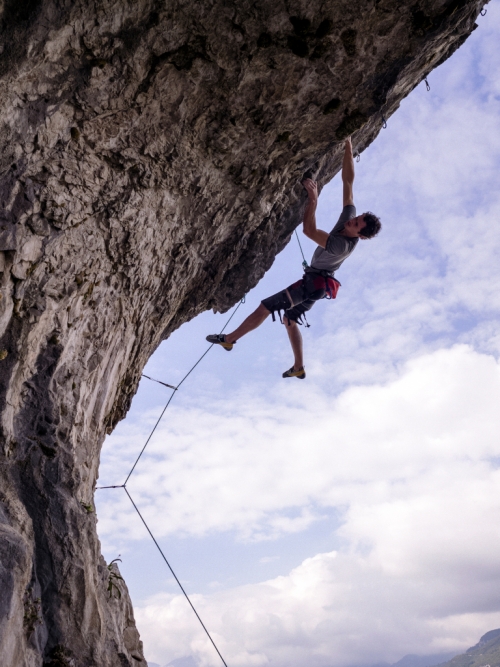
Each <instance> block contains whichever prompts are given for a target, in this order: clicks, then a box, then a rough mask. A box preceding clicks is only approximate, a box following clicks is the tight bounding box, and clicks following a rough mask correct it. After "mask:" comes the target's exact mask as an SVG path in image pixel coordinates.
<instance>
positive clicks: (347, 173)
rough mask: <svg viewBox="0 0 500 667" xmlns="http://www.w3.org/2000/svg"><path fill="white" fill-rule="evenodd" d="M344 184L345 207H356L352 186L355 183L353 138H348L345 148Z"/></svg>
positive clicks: (343, 163) (343, 164)
mask: <svg viewBox="0 0 500 667" xmlns="http://www.w3.org/2000/svg"><path fill="white" fill-rule="evenodd" d="M342 183H343V184H344V185H343V194H344V206H353V205H354V195H353V192H352V186H353V183H354V159H353V157H352V144H351V137H348V138H347V139H346V142H345V147H344V160H343V162H342Z"/></svg>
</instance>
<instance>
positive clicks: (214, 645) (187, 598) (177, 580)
mask: <svg viewBox="0 0 500 667" xmlns="http://www.w3.org/2000/svg"><path fill="white" fill-rule="evenodd" d="M297 239H298V237H297ZM299 245H300V241H299ZM301 251H302V248H301ZM302 256H304V254H303V253H302ZM304 262H305V259H304ZM242 303H245V298H244V297H243V299H242V300H241V301H240V302H239V304H238V305H237V306H236V308H235V309H234V310H233V312H232V313H231V315H230V317H229V318H228V320H227V322H226V323H225V324H224V326H223V327H222V329H221V332H220V333H223V332H224V330H225V329H226V327H227V325H228V324H229V322H230V321H231V320H232V319H233V317H234V316H235V315H236V311H237V310H238V308H239V307H240V306H241V304H242ZM212 347H213V344H212V345H210V346H209V347H208V348H207V349H206V350H205V352H204V353H203V354H202V355H201V357H200V358H199V359H198V360H197V361H196V362H195V363H194V364H193V366H191V368H190V369H189V370H188V372H187V373H186V375H185V376H184V377H183V378H182V380H181V381H180V382H179V384H178V385H177V387H174V386H173V385H171V384H167V383H166V382H161V381H160V380H155V379H154V378H150V377H149V376H147V375H144V376H143V377H145V378H147V379H148V380H152V381H153V382H158V383H159V384H162V385H164V386H165V387H168V388H169V389H172V393H171V394H170V396H169V398H168V401H167V403H166V405H165V407H164V408H163V410H162V412H161V414H160V416H159V417H158V419H157V421H156V423H155V425H154V426H153V430H152V431H151V433H150V434H149V436H148V438H147V440H146V442H145V443H144V446H143V448H142V449H141V451H140V453H139V456H138V457H137V458H136V460H135V461H134V465H133V466H132V468H131V470H130V472H129V474H128V475H127V477H126V479H125V481H124V482H123V484H114V485H112V486H98V487H96V491H100V490H102V489H123V490H124V491H125V493H126V494H127V496H128V497H129V500H130V502H131V503H132V506H133V507H134V509H135V511H136V512H137V514H138V515H139V518H140V519H141V521H142V523H143V524H144V526H145V527H146V530H147V531H148V533H149V534H150V536H151V539H152V540H153V542H154V543H155V545H156V548H157V549H158V551H159V552H160V555H161V557H162V558H163V560H164V561H165V563H166V564H167V566H168V568H169V570H170V572H171V573H172V575H173V577H174V579H175V581H176V582H177V583H178V585H179V588H180V589H181V591H182V592H183V594H184V596H185V598H186V600H187V601H188V602H189V605H190V606H191V609H192V610H193V611H194V613H195V615H196V618H197V619H198V621H199V622H200V624H201V627H202V628H203V630H204V631H205V633H206V635H207V637H208V638H209V639H210V641H211V642H212V645H213V647H214V648H215V650H216V651H217V654H218V655H219V658H220V659H221V660H222V662H223V664H224V667H227V663H226V661H225V660H224V658H223V657H222V655H221V652H220V651H219V649H218V648H217V645H216V644H215V642H214V640H213V639H212V636H211V635H210V633H209V631H208V630H207V628H206V626H205V624H204V623H203V621H202V620H201V618H200V615H199V614H198V612H197V611H196V609H195V607H194V605H193V603H192V602H191V600H190V598H189V596H188V594H187V593H186V591H185V590H184V588H183V586H182V584H181V582H180V581H179V579H178V577H177V575H176V574H175V572H174V570H173V569H172V566H171V565H170V563H169V562H168V560H167V558H166V557H165V554H164V553H163V551H162V550H161V548H160V545H159V544H158V542H157V540H156V538H155V536H154V535H153V533H152V532H151V529H150V528H149V526H148V524H147V523H146V521H145V519H144V517H143V516H142V514H141V513H140V511H139V508H138V507H137V505H136V504H135V502H134V501H133V499H132V496H131V495H130V493H129V492H128V490H127V482H128V480H129V479H130V477H131V475H132V473H133V472H134V470H135V468H136V466H137V464H138V463H139V459H140V458H141V456H142V455H143V454H144V450H145V449H146V447H147V446H148V444H149V441H150V440H151V438H152V437H153V434H154V432H155V431H156V429H157V427H158V425H159V423H160V421H161V420H162V418H163V415H164V414H165V412H166V410H167V408H168V406H169V405H170V403H171V402H172V399H173V397H174V395H175V392H176V391H177V390H178V389H179V388H180V386H181V385H182V384H183V383H184V382H185V381H186V380H187V378H188V377H189V376H190V375H191V373H192V372H193V371H194V369H195V368H196V367H197V366H198V364H199V363H200V362H201V361H202V360H203V359H204V358H205V357H206V355H207V354H208V353H209V352H210V350H211V349H212Z"/></svg>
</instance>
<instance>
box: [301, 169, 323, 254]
mask: <svg viewBox="0 0 500 667" xmlns="http://www.w3.org/2000/svg"><path fill="white" fill-rule="evenodd" d="M302 185H303V186H304V187H305V189H306V190H307V204H306V210H305V211H304V234H305V235H306V236H308V237H309V238H310V239H312V240H313V241H315V242H316V243H317V244H318V245H320V246H321V247H322V248H324V247H325V246H326V242H327V240H328V234H327V233H326V232H324V231H323V230H322V229H316V207H317V205H318V185H317V183H316V182H315V181H313V180H312V179H310V178H306V179H305V180H304V181H303V182H302Z"/></svg>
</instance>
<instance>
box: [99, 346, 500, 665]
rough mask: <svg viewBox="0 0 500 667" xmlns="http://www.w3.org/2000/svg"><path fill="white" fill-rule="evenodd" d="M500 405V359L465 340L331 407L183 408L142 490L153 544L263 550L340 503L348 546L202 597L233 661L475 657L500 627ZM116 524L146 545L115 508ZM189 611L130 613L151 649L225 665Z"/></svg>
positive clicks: (139, 485) (182, 607)
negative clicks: (461, 652) (214, 538)
mask: <svg viewBox="0 0 500 667" xmlns="http://www.w3.org/2000/svg"><path fill="white" fill-rule="evenodd" d="M499 397H500V366H499V364H498V362H497V361H496V360H495V359H494V358H493V357H491V356H488V355H483V354H479V353H477V352H474V351H473V350H472V349H470V348H469V347H467V346H456V347H454V348H452V349H451V350H439V351H436V352H434V353H432V354H429V355H425V356H423V357H420V358H418V359H413V360H412V361H411V362H409V363H408V365H407V366H406V367H405V368H404V369H402V370H401V372H400V375H399V377H398V378H397V379H396V380H394V381H391V382H389V383H387V384H385V385H372V386H360V387H352V388H350V389H348V390H346V391H345V392H343V393H342V394H341V395H340V396H339V397H338V399H337V400H335V401H333V400H331V399H329V398H328V397H327V396H324V395H322V394H320V393H316V392H315V391H313V390H309V391H308V392H306V394H305V395H304V394H303V393H302V392H301V391H300V387H297V389H296V392H292V396H291V399H290V397H289V400H288V404H285V401H284V400H283V397H282V396H281V397H278V398H279V400H280V404H281V406H282V412H281V414H280V415H276V414H275V411H274V405H271V406H269V405H268V404H267V403H266V402H265V401H259V400H258V399H257V398H256V397H255V396H252V395H251V394H250V393H248V394H247V395H246V396H244V397H242V396H241V395H240V396H234V397H232V399H231V401H230V402H226V403H225V405H224V406H222V407H221V406H218V405H216V404H214V403H212V404H211V405H207V406H206V409H205V410H202V409H201V408H198V409H197V410H196V411H194V413H193V409H192V408H191V409H190V410H189V419H188V413H187V412H186V411H185V410H183V409H177V410H176V411H173V414H171V415H170V421H169V423H168V425H166V426H165V427H163V429H162V431H161V435H160V436H159V437H158V439H157V440H156V441H155V442H154V443H152V445H151V447H152V449H151V451H150V453H149V458H148V459H146V460H145V461H144V462H142V463H141V467H140V468H139V470H138V473H137V477H136V478H135V480H134V482H133V484H132V483H131V489H132V493H133V496H134V498H135V499H136V501H138V503H139V506H140V507H141V510H142V511H143V512H144V514H145V515H146V517H147V520H148V522H149V523H150V525H151V527H152V529H153V532H155V534H156V535H157V536H165V535H167V534H169V533H172V532H176V531H186V532H191V533H193V534H203V532H204V531H207V530H209V531H214V530H227V529H230V528H232V529H235V530H239V531H240V532H241V534H242V535H243V536H245V537H246V538H253V539H259V538H262V537H266V536H267V537H269V536H273V535H276V534H277V533H280V532H283V531H289V530H294V529H296V526H295V525H294V521H298V522H299V529H301V528H302V525H303V524H302V522H303V521H308V520H314V517H315V513H316V515H317V514H320V513H321V508H322V507H328V506H330V507H331V506H333V507H337V508H340V509H341V510H342V509H343V523H342V526H341V528H340V530H339V531H338V536H339V537H340V538H341V540H342V544H343V546H342V548H341V549H340V550H337V552H332V553H325V554H318V555H316V556H314V557H312V558H309V559H307V560H306V561H304V563H302V565H300V566H299V567H298V568H296V569H295V570H293V571H292V572H290V574H289V575H287V576H283V577H278V578H277V579H274V580H271V581H267V582H263V583H261V584H257V585H249V586H242V587H238V588H235V589H229V590H224V591H219V592H216V593H213V594H212V595H209V596H201V595H195V596H194V602H195V605H196V606H197V607H199V612H200V613H201V615H202V618H203V619H204V622H205V623H206V624H207V625H208V627H209V628H210V629H212V630H213V631H214V635H215V639H216V643H217V644H218V645H219V644H220V649H221V650H222V652H223V655H224V656H225V659H226V660H227V661H228V662H229V663H230V664H232V665H235V666H236V665H241V666H242V667H243V666H244V667H246V666H247V665H248V666H250V665H266V664H268V663H273V664H275V665H278V666H281V665H283V667H284V666H285V664H286V665H291V666H294V665H296V666H297V667H299V665H302V664H303V663H304V662H307V663H308V664H311V665H312V666H313V667H314V666H316V665H317V666H318V667H322V666H325V667H326V666H328V667H330V666H331V667H335V666H336V665H345V664H363V663H370V662H376V661H378V660H396V659H398V658H399V657H401V655H403V654H404V653H408V652H412V651H413V652H418V653H422V652H424V653H425V652H428V653H435V652H438V651H440V650H443V651H445V650H448V649H450V648H452V649H453V648H455V649H457V648H466V647H467V645H469V644H470V643H473V642H475V641H476V640H477V637H478V634H481V633H482V632H483V631H486V630H488V629H491V627H493V626H494V625H498V623H499V621H500V611H498V610H499V603H500V600H499V598H498V594H497V591H498V583H499V580H500V565H499V564H498V559H497V556H496V554H497V553H498V551H499V549H500V534H499V533H498V531H496V530H494V529H492V528H493V527H494V526H496V525H498V524H499V522H500V490H499V489H500V484H499V483H500V470H499V469H498V467H497V461H498V457H499V456H500V437H499V436H500V417H499V411H498V400H499ZM290 508H300V509H299V510H297V512H296V516H297V518H296V519H293V518H292V519H290V518H289V514H288V512H289V510H290ZM100 518H101V521H103V517H102V516H101V517H100ZM107 521H109V519H107ZM106 528H107V530H109V531H112V532H114V531H127V530H128V531H130V536H131V537H139V535H140V533H139V531H136V529H135V528H134V527H133V526H132V522H131V521H130V517H129V516H128V512H124V513H123V514H121V515H120V511H119V510H116V512H115V513H114V514H113V523H111V521H109V522H108V523H107V526H106ZM186 605H187V603H186V602H185V600H183V599H182V598H180V597H179V596H176V595H166V594H160V595H159V596H156V597H153V598H152V599H150V600H149V601H148V602H147V603H145V604H144V605H143V606H141V607H139V608H138V609H137V610H136V611H137V617H138V622H139V627H140V628H141V632H142V634H143V638H144V639H145V641H146V646H147V647H148V654H149V655H150V656H151V657H152V659H153V660H155V661H156V662H162V663H166V662H168V661H169V660H172V659H174V658H176V657H181V656H183V655H186V653H188V652H191V653H192V654H193V655H195V656H196V658H197V659H198V661H199V662H200V663H201V664H203V665H204V664H210V665H213V664H217V656H216V655H215V657H214V655H213V654H212V651H213V649H212V648H211V647H210V646H209V644H208V643H207V641H205V639H204V638H203V636H202V635H200V634H199V632H198V628H197V626H196V619H194V617H192V612H190V610H189V608H188V607H187V606H186ZM165 627H168V628H169V631H168V633H165ZM374 656H375V657H374Z"/></svg>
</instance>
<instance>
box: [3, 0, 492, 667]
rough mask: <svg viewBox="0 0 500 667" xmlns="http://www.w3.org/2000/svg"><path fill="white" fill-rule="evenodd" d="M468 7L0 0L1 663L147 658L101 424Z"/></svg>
mask: <svg viewBox="0 0 500 667" xmlns="http://www.w3.org/2000/svg"><path fill="white" fill-rule="evenodd" d="M482 4H483V2H482V0H412V1H410V2H407V3H401V2H398V1H396V0H329V1H328V0H307V1H306V0H286V1H285V0H273V2H269V1H268V0H257V1H255V0H203V2H194V1H193V0H191V1H188V0H171V1H170V2H164V1H160V0H117V1H113V0H95V1H93V2H92V1H91V0H88V1H87V2H83V1H82V0H3V2H0V282H1V284H0V288H1V292H0V296H1V299H0V336H1V339H0V435H1V445H2V447H1V454H0V471H1V487H0V532H1V536H0V591H1V596H0V654H1V660H2V665H3V666H4V667H41V666H42V665H45V666H49V665H50V666H51V667H61V666H62V667H64V666H69V665H72V666H74V667H91V666H95V667H97V666H99V667H115V666H116V667H126V666H130V665H137V666H140V665H145V663H144V660H143V658H142V652H141V651H142V649H141V644H140V640H139V636H138V633H137V631H136V629H135V625H134V620H133V614H132V608H131V605H130V600H129V598H128V594H127V592H126V588H125V585H124V584H123V583H122V582H121V581H120V580H119V579H117V578H116V576H113V574H112V573H113V572H115V570H113V568H114V567H115V566H112V570H109V569H108V567H106V565H105V563H104V562H103V560H102V557H101V556H100V547H99V541H98V539H97V535H96V521H95V515H94V513H93V512H92V511H89V510H91V509H92V505H93V491H94V487H95V480H96V476H97V470H98V464H99V452H100V447H101V444H102V441H103V438H104V436H105V434H106V433H109V432H110V431H111V430H112V428H113V427H114V425H115V424H116V423H117V421H118V420H119V419H121V418H122V417H123V416H124V415H125V413H126V411H127V409H128V407H129V405H130V401H131V398H132V396H133V395H134V392H135V391H136V388H137V383H138V380H139V378H140V374H141V371H142V368H143V366H144V364H145V363H146V361H147V359H148V357H149V356H150V355H151V353H152V352H153V351H154V350H155V348H156V347H157V346H158V344H159V343H160V342H161V341H162V340H163V339H165V338H166V337H167V336H168V335H169V333H170V332H171V331H173V330H174V329H175V328H177V327H179V326H180V325H181V324H182V323H183V322H185V321H187V320H189V319H190V318H192V317H194V316H195V315H196V314H197V313H199V312H201V311H203V310H205V309H207V308H214V309H215V310H219V311H224V310H226V309H228V308H229V307H230V306H231V305H232V304H234V303H235V302H236V301H237V300H238V299H240V298H241V297H242V296H243V295H244V294H245V293H246V292H247V291H248V290H249V289H250V288H251V287H253V286H254V285H255V284H256V283H257V282H258V280H259V279H260V278H261V277H262V275H263V274H264V272H265V271H266V270H267V269H268V268H269V267H270V266H271V264H272V262H273V259H274V257H275V256H276V254H277V253H278V252H279V251H280V250H281V249H282V248H283V247H284V245H285V244H286V243H287V242H288V240H289V239H290V235H291V233H292V231H293V229H294V228H295V227H296V226H297V224H298V223H299V222H300V220H301V214H302V210H303V205H304V191H303V189H302V187H301V185H300V180H301V178H302V176H303V174H304V172H305V171H306V170H311V171H312V173H313V175H314V176H315V177H317V178H318V179H319V182H320V184H321V185H323V184H324V183H326V182H327V181H329V180H330V179H331V178H332V177H333V176H334V175H335V173H336V172H337V171H338V170H339V167H340V161H341V155H342V141H343V139H344V138H345V137H346V136H347V135H348V134H353V143H354V146H355V149H356V150H358V151H362V150H363V149H364V148H365V147H366V146H367V145H368V144H369V143H370V142H371V141H373V139H374V138H375V137H376V135H377V133H378V132H379V131H380V128H381V125H382V117H383V116H384V117H385V118H389V117H390V116H391V114H392V113H394V111H395V110H396V109H397V107H398V104H399V102H400V100H401V99H402V98H403V97H405V96H406V95H407V94H408V93H409V92H410V91H411V90H412V89H413V88H414V87H415V86H416V85H417V84H418V83H419V82H420V81H421V80H422V78H423V77H424V76H425V75H427V74H428V73H429V72H430V71H431V70H432V69H433V68H434V67H436V66H437V65H439V64H440V63H441V62H442V61H443V60H444V59H446V58H447V57H449V56H450V55H451V54H452V53H453V51H454V50H455V49H456V48H458V47H459V46H460V45H461V44H462V43H463V41H464V40H465V39H466V38H467V36H468V35H469V34H470V32H471V31H472V30H473V29H474V27H475V24H474V22H475V18H476V16H477V14H478V13H479V10H480V9H481V6H482ZM115 574H116V572H115ZM110 576H111V578H112V582H115V583H117V585H118V586H119V587H120V590H121V593H122V596H121V597H120V598H119V597H118V594H117V592H116V589H115V588H114V587H113V586H111V592H112V593H114V594H113V595H112V596H111V597H110V594H109V591H108V587H109V581H110ZM166 631H168V629H166Z"/></svg>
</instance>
